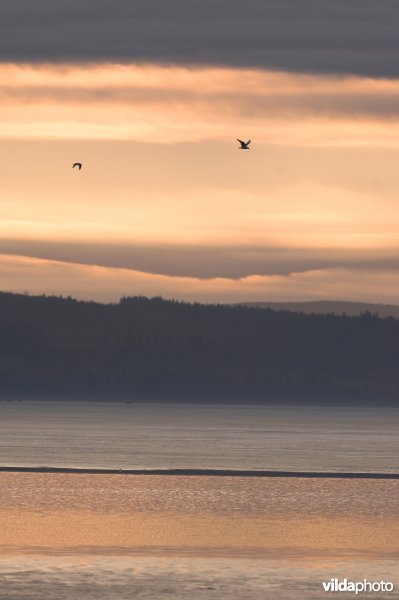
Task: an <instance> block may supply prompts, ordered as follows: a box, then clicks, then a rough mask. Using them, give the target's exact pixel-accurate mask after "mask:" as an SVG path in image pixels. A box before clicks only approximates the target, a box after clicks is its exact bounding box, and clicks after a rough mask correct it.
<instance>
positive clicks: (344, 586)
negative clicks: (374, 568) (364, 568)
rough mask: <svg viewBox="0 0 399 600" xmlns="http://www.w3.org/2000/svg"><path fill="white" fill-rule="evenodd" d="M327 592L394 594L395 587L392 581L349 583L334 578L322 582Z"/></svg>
mask: <svg viewBox="0 0 399 600" xmlns="http://www.w3.org/2000/svg"><path fill="white" fill-rule="evenodd" d="M322 585H323V588H324V591H325V592H355V594H361V593H362V592H393V590H394V585H393V583H391V582H390V581H367V579H363V581H349V580H348V579H346V578H345V579H337V578H332V579H330V581H322Z"/></svg>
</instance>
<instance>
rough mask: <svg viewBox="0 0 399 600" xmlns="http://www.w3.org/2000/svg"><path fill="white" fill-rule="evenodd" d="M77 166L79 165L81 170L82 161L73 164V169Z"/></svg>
mask: <svg viewBox="0 0 399 600" xmlns="http://www.w3.org/2000/svg"><path fill="white" fill-rule="evenodd" d="M75 167H78V169H79V171H80V169H81V168H82V163H73V165H72V169H74V168H75Z"/></svg>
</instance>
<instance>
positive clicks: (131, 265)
mask: <svg viewBox="0 0 399 600" xmlns="http://www.w3.org/2000/svg"><path fill="white" fill-rule="evenodd" d="M0 254H8V255H19V256H27V257H35V258H41V259H47V260H55V261H62V262H67V263H75V264H85V265H98V266H103V267H109V268H123V269H129V270H134V271H141V272H144V273H150V274H153V275H155V274H156V275H166V276H170V277H194V278H198V279H212V278H224V279H241V278H243V277H249V276H251V275H284V276H287V275H291V274H293V273H304V272H307V271H314V270H318V269H321V270H325V269H334V268H347V269H355V270H356V269H360V270H363V269H367V270H369V271H373V270H386V271H398V270H399V261H398V259H397V251H396V250H395V249H387V250H380V251H378V250H373V251H370V250H362V249H356V250H353V249H345V248H342V249H328V248H284V247H261V246H224V247H222V246H188V245H185V246H182V245H180V246H178V245H174V246H173V245H158V246H144V245H141V246H140V245H127V244H126V245H122V244H120V245H118V244H107V245H106V244H84V243H73V242H62V243H58V242H44V241H33V240H32V241H28V240H26V241H24V240H0Z"/></svg>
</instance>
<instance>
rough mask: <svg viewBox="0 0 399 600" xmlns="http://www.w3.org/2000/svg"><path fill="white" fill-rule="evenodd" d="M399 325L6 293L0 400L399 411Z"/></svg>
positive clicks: (1, 304) (0, 334) (0, 317)
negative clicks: (392, 408) (359, 406)
mask: <svg viewBox="0 0 399 600" xmlns="http://www.w3.org/2000/svg"><path fill="white" fill-rule="evenodd" d="M398 396H399V320H397V319H394V318H385V319H380V318H377V317H375V316H373V315H371V314H370V313H366V314H365V315H362V316H360V317H348V316H334V315H304V314H296V313H293V312H284V311H272V310H268V309H260V308H248V307H242V306H223V305H201V304H185V303H180V302H173V301H165V300H162V299H160V298H152V299H148V298H143V297H134V298H123V299H121V301H120V302H119V303H118V304H108V305H105V304H98V303H94V302H81V301H76V300H73V299H71V298H60V297H45V296H40V297H32V296H26V295H17V294H9V293H1V294H0V398H2V399H12V398H24V399H36V398H47V399H48V398H52V399H54V400H57V399H66V398H68V399H80V400H88V399H99V398H103V399H107V400H125V401H139V400H140V401H147V400H156V401H183V400H184V401H188V402H218V401H234V402H264V403H283V402H285V403H287V402H301V403H303V402H309V403H317V404H340V403H351V404H355V403H357V404H366V403H371V404H375V405H379V404H380V403H385V404H396V403H398Z"/></svg>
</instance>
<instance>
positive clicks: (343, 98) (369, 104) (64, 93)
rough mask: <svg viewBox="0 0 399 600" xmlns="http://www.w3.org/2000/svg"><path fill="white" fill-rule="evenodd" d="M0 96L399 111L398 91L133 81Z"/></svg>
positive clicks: (377, 114)
mask: <svg viewBox="0 0 399 600" xmlns="http://www.w3.org/2000/svg"><path fill="white" fill-rule="evenodd" d="M0 101H2V102H3V103H4V104H5V103H12V104H15V102H32V103H33V102H34V103H37V102H45V101H53V102H57V103H69V102H72V103H73V102H76V103H77V104H82V103H99V104H102V103H104V102H114V103H120V104H129V105H133V104H144V103H145V104H146V105H150V104H160V103H162V104H163V105H167V104H168V103H169V104H176V103H182V104H187V103H188V102H196V103H197V104H198V103H203V104H204V105H205V104H206V105H207V108H208V110H215V111H217V110H220V109H221V107H228V108H230V109H231V110H234V111H235V112H236V113H237V114H240V113H242V114H245V115H250V116H252V117H257V118H259V117H261V118H267V117H269V118H270V117H276V116H277V117H284V118H285V119H287V118H291V117H292V118H297V117H298V116H299V115H302V116H305V117H307V116H313V117H314V116H316V115H318V116H324V117H334V118H335V117H351V118H352V119H353V118H364V117H369V118H378V119H380V118H384V119H397V118H398V117H399V91H395V92H392V91H390V92H389V93H385V94H384V93H378V90H377V91H376V92H375V93H365V92H356V91H355V92H353V91H349V93H347V94H345V93H340V94H339V93H333V92H319V91H315V92H313V93H306V92H305V93H297V94H295V93H289V92H288V93H286V94H283V93H278V92H277V93H275V94H270V93H269V94H267V95H266V94H265V95H262V94H255V95H250V94H246V93H235V94H227V93H211V94H207V93H206V92H203V93H197V92H190V91H186V90H167V89H163V88H155V89H154V88H129V87H119V88H118V87H109V88H107V87H94V88H92V89H89V88H83V87H69V88H57V87H51V86H43V87H40V86H35V87H31V88H15V87H12V86H3V85H0Z"/></svg>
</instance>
